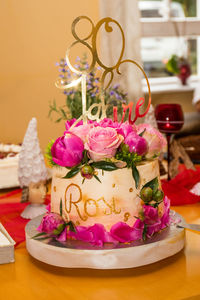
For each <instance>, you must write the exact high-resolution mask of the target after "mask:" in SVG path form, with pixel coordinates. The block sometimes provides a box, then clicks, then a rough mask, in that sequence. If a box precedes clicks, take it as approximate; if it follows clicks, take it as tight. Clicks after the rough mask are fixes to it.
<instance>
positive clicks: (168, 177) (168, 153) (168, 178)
mask: <svg viewBox="0 0 200 300" xmlns="http://www.w3.org/2000/svg"><path fill="white" fill-rule="evenodd" d="M166 138H167V180H168V181H169V180H170V175H169V163H170V139H171V133H166Z"/></svg>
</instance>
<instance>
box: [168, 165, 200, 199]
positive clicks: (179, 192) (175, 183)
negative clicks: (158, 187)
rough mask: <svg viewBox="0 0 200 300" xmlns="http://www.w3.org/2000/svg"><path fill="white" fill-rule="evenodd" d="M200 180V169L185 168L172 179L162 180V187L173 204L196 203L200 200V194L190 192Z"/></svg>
mask: <svg viewBox="0 0 200 300" xmlns="http://www.w3.org/2000/svg"><path fill="white" fill-rule="evenodd" d="M198 182H200V169H197V170H196V171H194V170H187V169H185V170H183V171H182V172H181V173H179V174H178V175H177V176H176V177H175V178H173V179H171V180H170V181H165V180H163V181H162V189H163V191H164V193H165V195H166V196H167V197H168V198H169V199H170V201H171V205H184V204H194V203H197V202H199V201H200V196H197V195H195V194H193V193H191V192H190V189H191V188H192V187H193V186H194V185H195V184H196V183H198Z"/></svg>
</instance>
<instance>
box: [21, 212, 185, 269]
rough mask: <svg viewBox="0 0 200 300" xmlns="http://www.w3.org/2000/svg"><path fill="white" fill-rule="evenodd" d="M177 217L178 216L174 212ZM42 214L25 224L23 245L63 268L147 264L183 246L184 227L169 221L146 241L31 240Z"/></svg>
mask: <svg viewBox="0 0 200 300" xmlns="http://www.w3.org/2000/svg"><path fill="white" fill-rule="evenodd" d="M178 217H180V216H179V215H178ZM41 219H42V216H39V217H36V218H34V219H32V220H31V221H30V222H29V223H28V224H27V225H26V228H25V232H26V247H27V250H28V252H29V253H30V254H31V255H32V256H33V257H34V258H36V259H38V260H40V261H42V262H44V263H47V264H50V265H54V266H58V267H64V268H92V269H125V268H134V267H139V266H144V265H148V264H151V263H154V262H157V261H159V260H162V259H164V258H167V257H169V256H172V255H174V254H176V253H177V252H179V251H180V250H181V249H183V247H184V244H185V231H184V229H182V228H177V227H176V225H171V226H170V227H169V228H167V229H165V230H163V231H162V233H160V234H155V235H154V237H153V238H152V239H151V240H149V241H146V242H134V243H131V244H126V245H124V244H123V245H121V244H120V245H118V246H117V247H115V248H113V245H111V244H107V245H105V247H104V248H99V247H94V246H92V245H90V244H88V243H83V242H80V241H67V243H65V244H61V243H59V242H56V241H53V240H40V241H38V240H34V239H32V237H33V236H34V235H35V234H36V233H38V232H37V231H36V228H37V227H38V226H39V224H40V222H41Z"/></svg>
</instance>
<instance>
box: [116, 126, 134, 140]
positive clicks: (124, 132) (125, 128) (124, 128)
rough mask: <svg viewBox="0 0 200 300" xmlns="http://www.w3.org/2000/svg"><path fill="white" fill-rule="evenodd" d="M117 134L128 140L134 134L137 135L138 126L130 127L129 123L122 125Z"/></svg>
mask: <svg viewBox="0 0 200 300" xmlns="http://www.w3.org/2000/svg"><path fill="white" fill-rule="evenodd" d="M117 132H118V133H119V134H121V135H123V137H124V138H126V137H127V136H128V135H129V134H130V133H132V132H134V133H135V134H136V126H135V125H130V124H129V123H128V122H125V123H121V124H120V126H119V128H117Z"/></svg>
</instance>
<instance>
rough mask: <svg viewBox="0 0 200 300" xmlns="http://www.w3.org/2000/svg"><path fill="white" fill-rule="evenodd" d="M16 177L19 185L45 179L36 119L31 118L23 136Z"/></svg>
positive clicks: (45, 170)
mask: <svg viewBox="0 0 200 300" xmlns="http://www.w3.org/2000/svg"><path fill="white" fill-rule="evenodd" d="M18 178H19V183H20V186H21V187H24V186H29V185H30V183H37V182H40V181H45V180H46V179H47V169H46V166H45V162H44V157H43V155H42V153H41V150H40V145H39V140H38V135H37V120H36V118H33V119H32V120H31V121H30V122H29V125H28V129H27V131H26V134H25V136H24V141H23V144H22V149H21V152H20V154H19V168H18Z"/></svg>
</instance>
